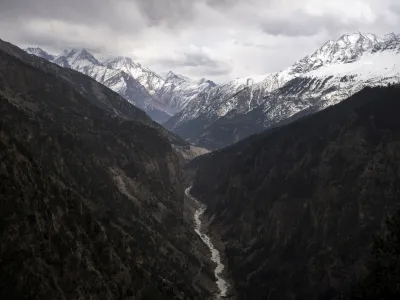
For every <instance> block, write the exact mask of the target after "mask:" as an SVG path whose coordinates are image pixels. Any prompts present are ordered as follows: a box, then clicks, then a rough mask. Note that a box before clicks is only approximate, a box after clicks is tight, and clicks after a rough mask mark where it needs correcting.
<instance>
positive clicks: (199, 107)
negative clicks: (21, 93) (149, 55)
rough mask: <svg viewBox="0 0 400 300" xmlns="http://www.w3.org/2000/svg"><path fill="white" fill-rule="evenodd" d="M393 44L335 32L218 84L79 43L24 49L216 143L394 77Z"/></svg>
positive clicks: (396, 45)
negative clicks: (269, 69)
mask: <svg viewBox="0 0 400 300" xmlns="http://www.w3.org/2000/svg"><path fill="white" fill-rule="evenodd" d="M399 49H400V38H399V35H396V34H393V33H391V34H387V35H385V36H382V37H379V36H376V35H374V34H370V33H368V34H367V33H354V34H351V35H343V36H342V37H340V38H339V39H338V40H336V41H333V40H331V41H328V42H326V43H325V44H324V45H323V46H322V47H321V48H319V49H317V50H316V51H315V52H313V53H311V54H310V55H307V56H306V57H304V58H303V59H301V60H300V61H298V62H296V63H294V64H293V65H292V66H291V67H289V68H287V69H285V70H283V71H281V72H277V73H271V74H266V75H263V76H258V77H257V78H246V77H245V78H240V79H236V80H233V81H231V82H228V83H223V84H219V85H216V84H215V83H213V82H211V81H209V80H207V79H201V80H199V81H194V80H191V79H189V78H187V77H184V76H181V75H176V74H174V73H172V72H170V73H168V74H167V75H166V76H165V77H162V76H160V75H157V74H156V73H155V72H153V71H151V70H149V69H148V68H146V67H143V66H141V65H140V64H136V63H134V62H133V61H132V60H131V59H130V58H127V57H114V58H105V59H104V58H103V59H96V58H95V57H94V56H93V55H92V54H90V53H89V52H88V51H87V50H84V49H80V50H76V49H74V50H66V51H64V52H63V53H62V54H60V55H58V56H54V55H50V54H48V53H46V52H45V51H43V50H42V49H39V48H28V49H26V51H27V52H28V53H31V54H34V55H38V56H40V57H42V58H45V59H47V60H50V61H53V62H54V63H56V64H58V65H60V66H64V67H69V68H73V69H75V70H77V71H80V72H82V73H84V74H87V75H89V76H91V77H92V78H94V79H96V80H97V81H99V82H101V83H103V84H105V85H106V86H108V87H110V88H111V89H113V90H114V91H116V92H118V93H119V94H120V95H122V96H123V97H124V98H125V99H127V100H128V101H130V102H132V103H134V104H135V105H136V106H137V107H139V108H141V109H144V110H145V111H146V112H147V113H148V114H149V115H150V117H152V118H153V119H154V120H156V121H157V122H160V123H164V122H165V127H166V128H167V129H170V130H172V131H173V132H175V133H177V134H178V135H180V136H181V137H183V138H184V139H186V140H187V141H189V142H191V143H194V144H197V145H199V146H201V147H205V148H208V149H218V148H222V147H225V146H228V145H230V144H232V143H235V142H237V141H239V140H241V139H243V138H245V137H247V136H249V135H251V134H254V133H256V132H260V131H262V130H265V129H267V128H270V127H273V126H276V125H277V124H280V123H282V122H285V120H288V121H290V120H293V119H296V118H297V117H299V116H303V115H306V114H308V113H312V112H316V111H319V110H322V109H324V108H326V107H328V106H330V105H333V104H336V103H338V102H340V101H342V100H344V99H346V98H348V97H349V96H351V95H353V94H354V93H356V92H357V91H359V90H361V89H362V88H363V87H365V86H379V85H385V84H388V83H395V82H399V80H400V66H399V63H400V54H399Z"/></svg>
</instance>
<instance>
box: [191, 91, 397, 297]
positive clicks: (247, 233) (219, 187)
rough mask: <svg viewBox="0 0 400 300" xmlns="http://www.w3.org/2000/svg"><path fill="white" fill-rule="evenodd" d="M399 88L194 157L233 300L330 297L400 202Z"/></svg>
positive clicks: (359, 269)
mask: <svg viewBox="0 0 400 300" xmlns="http://www.w3.org/2000/svg"><path fill="white" fill-rule="evenodd" d="M399 99H400V90H399V89H398V88H396V87H395V86H392V87H388V88H366V89H364V90H363V91H361V92H359V93H357V94H356V95H354V96H353V97H351V98H349V99H348V100H346V101H344V102H342V103H340V104H338V105H336V106H333V107H330V108H328V109H326V110H324V111H322V112H319V113H317V114H315V115H312V116H309V117H305V118H302V119H300V120H298V121H296V122H294V123H292V124H289V125H286V126H282V127H280V128H276V129H273V130H270V131H266V132H264V133H262V134H259V135H255V136H252V137H251V138H248V139H245V140H243V141H241V142H239V143H237V144H235V145H233V146H231V147H228V148H226V149H223V150H220V151H216V152H212V153H210V154H208V155H205V156H202V157H199V158H197V159H195V160H193V162H192V163H190V165H189V167H188V168H189V169H191V170H192V173H193V170H197V171H196V176H195V180H194V184H193V188H192V194H193V195H194V196H196V197H197V198H198V199H200V200H201V201H203V202H204V203H206V204H207V206H208V211H207V212H206V214H208V215H209V216H210V218H211V219H212V220H213V221H212V226H213V227H214V228H219V230H220V232H221V235H222V241H223V242H224V244H225V246H226V253H225V254H226V256H227V258H228V265H229V266H230V271H231V273H232V276H233V279H234V282H235V288H236V290H237V292H238V294H239V296H240V298H241V299H252V300H253V299H333V297H334V296H335V295H338V294H339V293H341V292H342V291H343V290H346V288H348V287H349V285H350V283H351V282H353V280H355V279H357V278H359V277H361V276H362V275H364V274H366V273H367V271H368V270H367V264H366V262H367V260H368V257H369V256H368V255H369V253H370V251H369V248H370V246H371V243H372V237H373V235H374V234H379V233H380V232H381V231H382V230H384V228H385V225H384V224H385V220H386V218H387V216H388V215H391V214H393V213H395V212H396V211H397V210H398V209H399V208H400V202H399V199H400V190H399V189H398V186H399V184H400V176H399V174H400V173H399V165H400V164H399V163H400V156H399V153H400V120H399V118H398V116H397V114H398V113H397V112H398V110H399V109H400V102H399Z"/></svg>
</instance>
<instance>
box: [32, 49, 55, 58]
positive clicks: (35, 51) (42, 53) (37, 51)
mask: <svg viewBox="0 0 400 300" xmlns="http://www.w3.org/2000/svg"><path fill="white" fill-rule="evenodd" d="M25 52H27V53H29V54H32V55H36V56H39V57H41V58H44V59H46V60H53V59H54V56H53V55H51V54H49V53H47V52H46V51H44V50H43V49H42V48H39V47H29V48H26V49H25Z"/></svg>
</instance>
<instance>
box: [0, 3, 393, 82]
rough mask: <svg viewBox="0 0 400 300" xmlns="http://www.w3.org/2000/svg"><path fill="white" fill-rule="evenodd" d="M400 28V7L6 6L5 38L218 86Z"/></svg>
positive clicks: (0, 32) (1, 13)
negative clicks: (330, 44) (344, 39)
mask: <svg viewBox="0 0 400 300" xmlns="http://www.w3.org/2000/svg"><path fill="white" fill-rule="evenodd" d="M398 28H400V1H399V0H333V1H324V0H34V1H33V0H0V38H1V39H3V40H7V41H10V42H12V43H15V44H17V45H19V46H21V47H25V46H40V47H43V48H44V49H46V50H48V51H51V52H53V53H57V52H58V51H60V49H63V48H68V47H85V48H89V49H92V50H95V51H101V52H108V53H113V54H116V55H127V56H131V57H132V58H134V59H135V60H136V61H138V62H140V63H142V64H144V65H146V66H148V67H150V68H152V69H153V70H155V71H157V72H164V71H168V70H173V71H174V72H177V73H181V74H184V75H187V76H191V77H196V78H199V77H207V78H211V79H214V80H216V81H218V82H220V81H225V80H228V79H231V78H237V77H243V76H252V75H262V74H265V73H268V72H273V71H279V70H281V69H283V68H285V67H287V66H289V65H291V64H292V63H293V62H294V61H296V60H298V59H300V58H302V57H303V56H305V55H307V54H308V53H310V52H312V51H313V50H315V49H316V48H317V47H319V46H321V45H322V44H323V43H324V42H326V41H327V40H328V39H337V38H339V37H340V36H341V35H342V34H344V33H352V32H356V31H362V32H372V33H376V34H379V35H382V34H385V33H389V32H396V31H398ZM396 33H399V32H396Z"/></svg>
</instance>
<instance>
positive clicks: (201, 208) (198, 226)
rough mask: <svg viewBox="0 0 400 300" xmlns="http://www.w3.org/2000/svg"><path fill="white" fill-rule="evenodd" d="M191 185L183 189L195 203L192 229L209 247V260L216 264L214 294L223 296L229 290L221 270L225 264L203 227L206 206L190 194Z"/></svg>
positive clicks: (217, 297) (219, 296)
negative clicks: (215, 292)
mask: <svg viewBox="0 0 400 300" xmlns="http://www.w3.org/2000/svg"><path fill="white" fill-rule="evenodd" d="M190 189H191V187H188V188H187V189H186V190H185V195H186V197H189V198H190V199H191V200H193V201H194V202H195V203H196V206H197V208H196V211H195V213H194V215H193V220H194V231H195V232H196V233H197V234H198V235H199V237H200V238H201V239H202V241H203V242H204V243H205V244H206V245H207V247H208V249H210V254H211V260H212V261H213V262H214V263H215V264H217V266H216V267H215V270H214V275H215V278H216V279H217V282H216V283H217V287H218V294H217V295H216V299H221V298H225V297H226V296H227V292H228V290H229V284H228V283H227V281H226V280H225V278H224V275H223V271H224V269H225V265H224V264H223V263H222V261H221V256H220V252H219V251H218V249H217V248H216V246H215V245H214V244H213V242H212V240H211V238H210V237H209V236H208V235H207V234H206V233H205V230H204V228H203V222H202V221H201V216H202V215H203V214H204V212H205V211H206V209H207V207H206V206H205V205H204V204H202V203H200V202H199V201H197V200H196V199H195V198H194V197H193V196H191V194H190Z"/></svg>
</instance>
